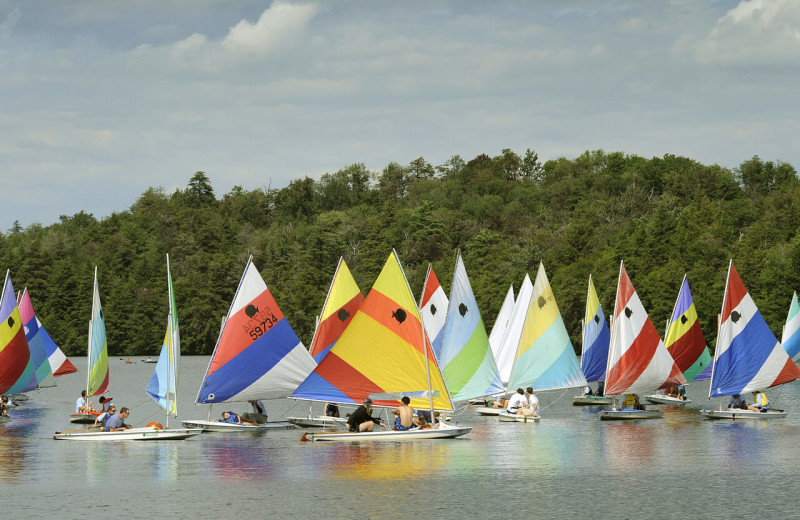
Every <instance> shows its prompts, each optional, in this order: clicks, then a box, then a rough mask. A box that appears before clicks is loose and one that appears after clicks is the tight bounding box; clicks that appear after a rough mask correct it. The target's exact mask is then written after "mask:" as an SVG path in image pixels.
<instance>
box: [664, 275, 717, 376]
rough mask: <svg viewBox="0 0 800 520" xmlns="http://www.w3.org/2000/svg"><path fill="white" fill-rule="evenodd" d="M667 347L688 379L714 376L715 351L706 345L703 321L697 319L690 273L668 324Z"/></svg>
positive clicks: (684, 278)
mask: <svg viewBox="0 0 800 520" xmlns="http://www.w3.org/2000/svg"><path fill="white" fill-rule="evenodd" d="M664 346H666V347H667V350H669V353H670V354H671V355H672V359H674V360H675V364H677V365H678V368H679V369H681V372H683V377H685V378H686V380H687V381H704V380H705V379H709V378H710V377H711V375H710V373H708V372H706V369H707V368H708V367H709V366H710V365H711V354H710V353H709V352H708V348H706V338H705V337H704V336H703V331H702V330H701V329H700V320H699V319H698V318H697V311H696V310H695V307H694V300H693V299H692V291H691V290H690V289H689V280H687V278H686V275H684V276H683V283H681V290H680V292H679V293H678V299H677V300H676V301H675V307H674V308H673V309H672V317H671V318H670V320H669V324H668V325H667V332H666V334H665V335H664ZM706 374H708V377H706Z"/></svg>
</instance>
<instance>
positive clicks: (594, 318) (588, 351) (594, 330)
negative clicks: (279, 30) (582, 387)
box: [581, 275, 611, 382]
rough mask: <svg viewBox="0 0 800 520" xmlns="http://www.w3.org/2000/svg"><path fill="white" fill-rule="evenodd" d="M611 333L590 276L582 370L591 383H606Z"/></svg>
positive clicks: (584, 320)
mask: <svg viewBox="0 0 800 520" xmlns="http://www.w3.org/2000/svg"><path fill="white" fill-rule="evenodd" d="M610 341H611V331H610V330H609V328H608V323H607V322H606V315H605V314H604V313H603V306H602V305H600V298H598V296H597V289H595V288H594V282H592V276H591V275H589V290H588V293H587V295H586V315H585V316H584V318H583V345H582V346H581V349H582V350H581V370H582V371H583V375H585V376H586V380H587V381H590V382H596V381H605V379H606V363H607V362H608V344H609V342H610Z"/></svg>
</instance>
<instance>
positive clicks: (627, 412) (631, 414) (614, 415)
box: [597, 408, 664, 421]
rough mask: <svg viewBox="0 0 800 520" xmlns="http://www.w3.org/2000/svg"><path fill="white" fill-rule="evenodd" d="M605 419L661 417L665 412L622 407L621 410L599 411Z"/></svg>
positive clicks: (601, 418) (600, 415) (601, 417)
mask: <svg viewBox="0 0 800 520" xmlns="http://www.w3.org/2000/svg"><path fill="white" fill-rule="evenodd" d="M597 415H598V416H599V417H600V420H603V421H625V420H632V419H660V418H661V417H663V416H664V414H663V413H662V412H660V411H658V410H633V409H631V408H622V409H619V410H601V411H599V412H597Z"/></svg>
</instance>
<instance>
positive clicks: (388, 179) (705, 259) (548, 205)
mask: <svg viewBox="0 0 800 520" xmlns="http://www.w3.org/2000/svg"><path fill="white" fill-rule="evenodd" d="M798 230H800V180H798V177H797V173H796V171H795V170H794V168H793V167H792V166H791V165H789V164H786V163H782V162H780V161H778V162H777V163H773V162H764V161H762V160H761V159H759V158H758V157H754V158H752V159H751V160H748V161H746V162H744V163H742V164H741V165H740V166H739V168H737V169H736V170H734V171H730V170H727V169H725V168H722V167H719V166H716V165H714V166H705V165H703V164H699V163H698V162H696V161H693V160H691V159H687V158H684V157H675V156H671V155H667V156H664V157H661V158H653V159H650V160H648V159H644V158H642V157H637V156H629V155H625V154H622V153H605V152H603V151H593V152H586V153H584V154H583V155H581V156H580V157H578V158H576V159H574V160H568V159H558V160H554V161H548V162H546V163H544V164H542V163H541V162H540V161H539V160H538V157H537V155H536V153H534V152H532V151H530V150H529V151H528V152H527V153H526V154H525V155H524V157H520V156H519V155H517V154H516V153H514V152H512V151H510V150H504V151H503V153H502V154H501V155H499V156H497V157H488V156H486V155H480V156H478V157H475V158H474V159H472V160H471V161H469V162H465V161H464V160H462V159H461V158H460V157H458V156H454V157H453V158H451V159H450V160H449V161H447V162H446V163H445V164H443V165H441V166H437V167H434V166H432V165H431V164H429V163H428V162H426V161H425V160H424V159H422V158H419V159H417V160H415V161H412V162H411V163H410V164H408V165H401V164H396V163H392V164H389V165H388V166H386V168H384V169H383V171H381V172H378V173H373V172H370V171H368V170H367V169H366V168H365V166H364V165H363V164H354V165H352V166H349V167H347V168H344V169H342V170H340V171H337V172H335V173H328V174H325V175H323V176H322V178H321V179H320V180H319V181H315V180H313V179H311V178H308V177H306V178H304V179H298V180H295V181H293V182H291V183H290V184H289V185H288V186H287V187H285V188H283V189H279V190H278V189H255V190H251V191H250V190H246V189H244V188H242V187H235V188H234V189H233V190H232V191H231V192H230V193H227V194H225V195H223V196H222V197H220V198H217V196H216V195H215V193H214V190H213V187H212V186H211V184H210V182H209V179H208V177H207V176H206V175H205V174H204V173H203V172H197V173H196V174H195V175H194V176H193V177H192V178H191V180H190V181H189V183H188V185H187V187H186V189H183V190H177V191H176V192H175V193H172V194H167V193H165V192H164V190H163V189H161V188H150V189H148V190H147V191H146V192H144V193H143V194H142V195H141V196H140V197H139V199H138V200H136V202H135V203H134V204H133V205H132V206H131V207H130V209H128V210H126V211H122V212H120V213H114V214H112V215H111V216H110V217H107V218H104V219H102V220H97V219H96V218H95V217H94V216H93V215H91V214H87V213H85V212H81V213H77V214H75V215H72V216H62V217H61V218H60V222H58V223H54V224H51V225H47V226H43V225H39V224H35V225H32V226H29V227H28V228H26V229H22V228H21V227H20V226H19V224H18V223H15V225H14V226H13V227H12V229H10V230H9V231H8V232H7V233H6V234H0V266H3V267H6V266H7V267H8V268H10V269H11V274H12V279H13V281H14V283H15V286H16V288H18V289H22V288H23V287H26V286H27V287H28V288H29V290H30V293H31V299H32V300H33V304H34V308H35V309H36V311H37V314H38V315H39V317H40V319H41V320H42V322H43V323H44V324H45V327H46V328H47V330H48V332H49V333H50V335H51V336H52V337H53V338H54V339H55V340H56V342H57V343H58V344H59V346H61V348H62V349H63V350H64V351H65V352H66V353H67V354H68V355H84V353H85V349H86V344H87V340H86V335H87V324H88V320H89V314H90V308H91V291H92V280H93V271H94V266H95V265H96V266H98V272H99V286H100V292H101V298H102V301H103V306H104V311H105V316H106V328H107V331H108V346H109V352H110V354H111V355H131V354H153V355H154V354H157V353H158V351H159V349H160V345H161V340H162V338H163V334H164V328H165V326H166V314H167V296H166V291H167V284H166V266H165V254H166V253H169V255H170V263H171V266H172V276H173V280H174V286H175V291H176V295H177V303H178V314H179V318H180V325H181V338H182V346H183V351H184V353H185V354H208V353H210V352H211V350H212V349H213V347H214V343H215V341H216V338H217V334H218V332H219V327H220V320H221V318H222V317H223V316H224V315H225V314H226V312H227V310H228V306H229V305H230V301H231V299H232V297H233V294H234V291H235V289H236V286H237V284H238V281H239V277H240V276H241V273H242V270H243V269H244V266H245V263H246V261H247V258H248V256H249V255H253V260H254V263H255V265H256V267H258V269H259V270H260V272H261V274H262V276H263V277H264V279H265V281H266V282H267V285H268V286H269V287H270V289H271V291H272V293H273V295H274V297H275V299H276V300H277V302H278V304H279V305H280V307H281V309H282V310H283V312H284V313H285V314H286V316H287V317H288V319H289V321H290V323H291V324H292V326H293V327H294V329H295V331H296V332H297V333H298V335H299V336H300V338H301V339H302V340H303V341H304V342H305V343H306V344H307V345H308V344H309V343H310V341H311V337H312V335H313V332H314V324H315V316H316V315H317V314H318V313H319V312H320V308H321V307H322V303H323V301H324V299H325V295H326V292H327V290H328V286H329V284H330V281H331V277H332V276H333V271H334V269H335V267H336V263H337V260H338V258H339V256H343V257H344V259H345V260H346V261H347V263H348V265H349V266H350V269H351V271H352V273H353V275H354V276H355V278H356V281H357V282H358V284H359V286H360V287H361V289H362V292H364V293H365V294H366V292H367V291H368V290H369V288H370V287H371V285H372V282H373V281H374V279H375V277H376V276H377V274H378V272H379V271H380V269H381V267H382V265H383V263H384V262H385V260H386V258H387V256H388V254H389V252H390V251H391V249H392V248H395V249H396V250H397V252H398V254H399V256H400V259H401V261H402V262H403V265H404V267H405V270H406V274H407V276H408V279H409V282H410V284H411V287H412V289H413V290H414V293H415V294H416V295H417V296H419V294H420V292H421V288H422V284H423V281H424V275H425V269H426V267H427V265H428V262H432V264H433V267H434V270H435V272H436V273H437V275H438V277H439V279H440V281H441V283H442V285H443V287H444V289H445V291H446V292H447V293H449V288H450V277H451V276H452V275H451V273H452V270H453V266H454V263H455V252H456V251H457V250H459V249H460V250H461V252H462V254H463V257H464V262H465V264H466V267H467V271H468V273H469V276H470V280H471V282H472V287H473V290H474V292H475V294H476V296H477V299H478V303H479V305H480V308H481V312H482V315H483V318H484V323H486V325H487V328H489V327H491V325H492V324H493V322H494V319H495V316H496V314H497V312H498V310H499V307H500V304H501V303H502V300H503V297H504V295H505V293H506V291H507V290H508V287H509V284H514V286H515V289H518V288H519V284H520V282H521V281H522V279H523V277H524V275H525V273H526V272H528V273H530V274H531V277H533V276H535V273H536V269H537V266H538V263H539V261H540V260H541V261H543V262H544V266H545V268H546V270H547V274H548V277H549V279H550V281H551V283H552V285H553V289H554V292H555V296H556V300H557V303H558V305H559V307H560V309H561V313H562V315H563V317H564V321H565V323H566V324H567V327H568V329H569V331H570V333H571V335H572V340H573V344H574V346H575V348H576V351H580V321H581V318H582V317H583V312H584V304H585V297H586V285H587V280H588V276H589V274H590V273H591V274H592V275H593V277H594V280H595V284H596V286H597V289H598V292H599V293H600V300H601V303H602V304H603V306H604V309H605V311H606V315H608V314H609V312H610V310H611V308H612V306H613V299H614V293H615V290H616V282H617V275H618V272H619V263H620V260H623V259H624V261H625V265H626V268H627V270H628V272H629V274H630V276H631V279H632V280H633V283H634V285H635V286H636V288H637V290H638V291H639V294H640V297H641V298H642V301H643V303H644V305H645V307H646V308H647V309H648V311H649V312H650V316H651V318H652V320H653V322H654V323H655V324H656V327H657V328H658V329H659V330H661V331H662V333H663V328H664V324H665V322H666V320H667V319H668V318H669V315H670V313H671V311H672V306H673V304H674V301H675V298H676V297H677V292H678V288H679V286H680V283H681V280H682V278H683V275H684V273H686V274H688V277H689V283H690V284H691V287H692V291H693V294H694V298H695V305H696V306H697V310H698V314H699V316H700V321H701V324H702V326H703V330H704V332H705V334H706V339H707V340H708V341H709V344H710V345H712V348H713V340H714V338H715V334H716V315H717V313H718V312H719V311H720V307H721V301H722V295H723V290H724V283H725V276H726V272H727V268H728V261H729V259H731V258H732V259H733V260H734V262H735V265H736V267H737V269H738V271H739V273H740V274H741V276H742V279H743V280H744V283H745V285H747V287H748V288H749V290H750V292H751V294H752V295H753V297H754V299H755V301H756V303H757V305H758V306H759V308H760V310H761V312H762V314H763V315H764V317H765V318H766V320H767V323H769V325H770V326H771V327H772V329H773V331H774V332H775V333H776V335H778V337H780V330H781V327H782V324H783V321H784V320H785V317H786V312H787V310H788V306H789V303H790V299H791V296H792V291H793V290H796V289H797V288H798V287H800V235H799V234H798Z"/></svg>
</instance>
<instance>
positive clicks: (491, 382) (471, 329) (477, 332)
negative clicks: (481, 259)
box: [439, 254, 503, 401]
mask: <svg viewBox="0 0 800 520" xmlns="http://www.w3.org/2000/svg"><path fill="white" fill-rule="evenodd" d="M439 365H440V366H441V367H442V373H443V374H444V380H445V381H446V382H447V388H448V389H449V390H450V392H452V399H453V401H463V400H466V399H472V398H475V397H483V396H487V395H491V394H495V393H497V392H502V391H503V384H502V382H501V381H500V374H498V373H497V365H495V362H494V356H493V355H492V349H491V348H490V347H489V337H488V336H487V335H486V328H485V327H484V325H483V319H482V318H481V313H480V310H479V309H478V302H477V301H476V300H475V295H474V294H473V292H472V285H471V284H470V283H469V277H468V276H467V270H466V268H465V267H464V261H463V260H462V259H461V255H460V254H459V255H458V259H457V260H456V267H455V271H454V272H453V285H452V286H451V288H450V301H449V305H448V307H447V322H446V324H445V329H444V337H443V341H442V352H441V354H440V356H439Z"/></svg>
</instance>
